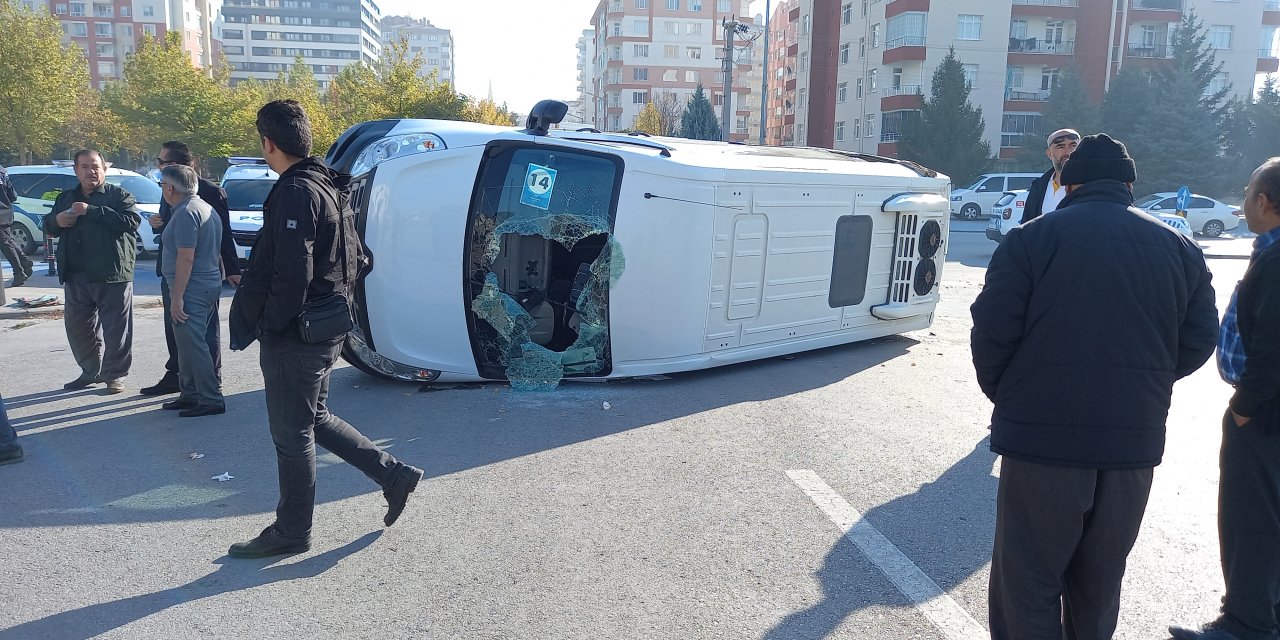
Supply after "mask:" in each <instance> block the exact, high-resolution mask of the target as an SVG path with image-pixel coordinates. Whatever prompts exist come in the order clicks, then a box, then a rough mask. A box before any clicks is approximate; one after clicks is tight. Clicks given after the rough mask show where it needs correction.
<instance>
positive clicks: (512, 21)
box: [374, 0, 764, 113]
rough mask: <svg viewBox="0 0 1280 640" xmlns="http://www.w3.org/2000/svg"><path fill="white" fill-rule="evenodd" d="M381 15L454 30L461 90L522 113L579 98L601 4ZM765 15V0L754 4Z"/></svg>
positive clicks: (393, 9) (570, 0)
mask: <svg viewBox="0 0 1280 640" xmlns="http://www.w3.org/2000/svg"><path fill="white" fill-rule="evenodd" d="M374 2H375V3H376V4H377V5H378V7H379V8H380V9H382V15H384V16H389V15H409V16H413V17H414V18H426V19H428V20H430V21H431V23H432V24H433V25H435V26H437V27H440V28H442V29H449V30H450V31H452V32H453V41H454V49H455V50H454V62H455V67H456V68H455V70H454V73H455V80H456V85H457V89H458V91H460V92H461V93H464V94H466V95H468V96H475V97H478V98H483V97H485V96H487V95H488V93H489V83H490V82H492V83H493V97H494V99H495V100H497V101H498V103H499V104H502V103H503V102H506V103H507V107H508V108H510V109H511V110H512V111H515V112H518V113H528V112H529V109H531V108H533V105H534V104H536V103H537V102H538V101H539V100H542V99H545V98H554V99H557V100H574V99H577V97H578V79H577V78H578V68H577V65H578V51H577V48H576V46H577V42H578V37H579V36H581V35H582V30H583V29H586V28H589V27H590V26H591V17H592V15H593V14H594V12H595V9H596V6H597V5H598V4H599V0H535V1H529V0H374ZM752 11H755V12H763V11H764V1H763V0H753V4H752Z"/></svg>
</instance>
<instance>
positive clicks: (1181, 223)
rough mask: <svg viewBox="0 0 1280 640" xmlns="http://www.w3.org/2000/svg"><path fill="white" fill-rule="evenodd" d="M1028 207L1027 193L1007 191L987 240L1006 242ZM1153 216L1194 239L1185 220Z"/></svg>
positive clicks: (994, 214) (1167, 215) (994, 210)
mask: <svg viewBox="0 0 1280 640" xmlns="http://www.w3.org/2000/svg"><path fill="white" fill-rule="evenodd" d="M1026 206H1027V191H1026V190H1022V191H1006V192H1005V193H1004V195H1002V196H1001V197H1000V199H999V200H997V201H996V204H995V205H994V206H993V207H991V218H990V219H989V220H988V221H987V238H988V239H990V240H994V241H995V242H996V244H999V243H1001V242H1004V239H1005V238H1006V237H1008V235H1009V231H1010V230H1011V229H1015V228H1017V227H1018V226H1019V221H1020V220H1022V210H1023V209H1024V208H1026ZM1148 213H1150V214H1151V215H1153V216H1155V217H1156V218H1159V219H1160V221H1161V222H1163V223H1165V224H1167V225H1169V226H1171V227H1173V228H1174V229H1177V230H1178V231H1179V232H1181V233H1182V235H1184V236H1186V237H1188V238H1192V237H1193V236H1192V233H1191V227H1190V226H1188V225H1187V221H1186V219H1185V218H1183V217H1182V216H1179V215H1174V214H1171V213H1157V212H1152V211H1149V212H1148Z"/></svg>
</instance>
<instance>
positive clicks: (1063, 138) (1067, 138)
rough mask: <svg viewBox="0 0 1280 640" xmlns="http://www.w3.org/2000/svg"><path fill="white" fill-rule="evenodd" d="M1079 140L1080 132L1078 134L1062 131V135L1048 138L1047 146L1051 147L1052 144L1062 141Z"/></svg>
mask: <svg viewBox="0 0 1280 640" xmlns="http://www.w3.org/2000/svg"><path fill="white" fill-rule="evenodd" d="M1079 140H1080V134H1078V133H1064V134H1062V135H1060V136H1058V137H1056V138H1054V139H1052V140H1050V141H1049V146H1051V147H1052V146H1053V145H1055V144H1062V143H1064V142H1078V141H1079Z"/></svg>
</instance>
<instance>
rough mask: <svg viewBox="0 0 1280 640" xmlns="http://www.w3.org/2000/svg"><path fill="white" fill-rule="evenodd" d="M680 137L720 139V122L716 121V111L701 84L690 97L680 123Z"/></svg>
mask: <svg viewBox="0 0 1280 640" xmlns="http://www.w3.org/2000/svg"><path fill="white" fill-rule="evenodd" d="M680 137H681V138H692V139H694V140H719V139H720V122H719V121H718V120H716V112H715V109H713V108H712V107H711V101H709V100H707V94H706V92H704V91H703V90H702V85H701V84H699V85H698V89H697V90H696V91H694V92H693V95H692V96H690V97H689V102H688V104H686V105H685V107H684V117H683V118H681V121H680Z"/></svg>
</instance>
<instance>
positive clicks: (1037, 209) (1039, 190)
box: [1019, 168, 1061, 224]
mask: <svg viewBox="0 0 1280 640" xmlns="http://www.w3.org/2000/svg"><path fill="white" fill-rule="evenodd" d="M1050 180H1053V169H1052V168H1051V169H1049V170H1048V171H1046V172H1044V175H1042V176H1040V177H1039V178H1036V179H1035V180H1033V181H1032V182H1031V186H1030V187H1027V206H1026V207H1024V208H1023V209H1022V220H1021V221H1019V224H1026V223H1028V222H1031V221H1032V220H1035V219H1036V218H1039V217H1040V216H1041V215H1042V214H1043V213H1044V212H1043V211H1041V209H1044V192H1045V189H1048V188H1049V181H1050ZM1059 206H1061V205H1059Z"/></svg>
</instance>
